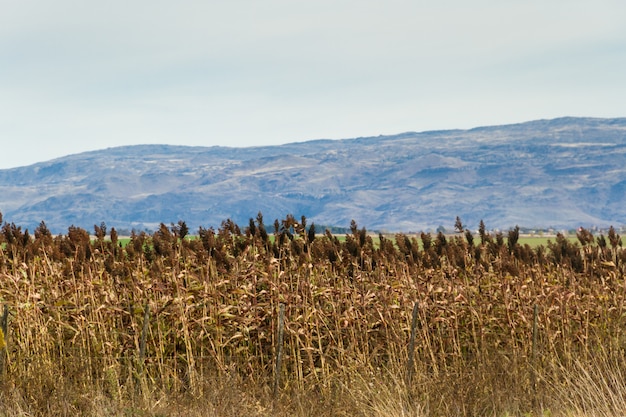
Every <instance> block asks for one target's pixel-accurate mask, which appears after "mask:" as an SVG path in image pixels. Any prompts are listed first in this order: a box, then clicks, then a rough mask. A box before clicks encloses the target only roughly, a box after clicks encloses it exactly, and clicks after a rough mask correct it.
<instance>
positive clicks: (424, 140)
mask: <svg viewBox="0 0 626 417" xmlns="http://www.w3.org/2000/svg"><path fill="white" fill-rule="evenodd" d="M259 211H261V212H262V213H263V215H264V217H265V219H266V223H271V222H273V220H274V219H275V218H278V219H282V218H284V217H285V215H287V214H290V213H291V214H294V215H295V216H296V217H299V216H300V215H305V216H307V218H308V219H309V223H310V222H315V223H316V224H325V225H335V226H348V225H349V224H350V221H351V220H352V219H354V220H356V221H357V223H358V224H359V226H365V227H367V228H368V229H370V230H373V229H376V230H386V231H406V232H408V231H420V230H429V229H435V228H436V227H438V226H439V225H444V226H446V227H451V226H452V225H453V224H454V219H455V217H456V216H460V217H461V218H462V219H463V221H464V223H465V224H466V225H467V226H468V227H472V228H475V227H477V225H478V222H479V221H480V220H481V219H483V220H484V221H485V223H486V224H487V226H488V227H490V228H491V227H493V228H502V229H506V228H509V227H513V226H515V225H520V226H525V227H541V228H547V227H555V228H574V227H577V226H580V225H583V226H586V227H588V226H594V225H595V226H607V225H615V226H617V225H622V224H625V223H626V118H618V119H596V118H570V117H567V118H559V119H552V120H538V121H532V122H526V123H520V124H513V125H504V126H490V127H478V128H475V129H470V130H445V131H430V132H419V133H416V132H407V133H402V134H398V135H391V136H378V137H364V138H356V139H344V140H314V141H308V142H301V143H291V144H286V145H280V146H264V147H250V148H228V147H187V146H169V145H137V146H125V147H118V148H110V149H104V150H100V151H93V152H85V153H81V154H75V155H69V156H66V157H62V158H58V159H54V160H51V161H47V162H41V163H37V164H34V165H30V166H26V167H20V168H14V169H6V170H0V212H2V213H3V215H4V219H5V221H9V222H13V223H15V224H17V225H20V226H22V227H27V228H29V229H31V230H32V229H33V228H35V227H36V226H37V225H38V224H39V223H40V222H41V221H42V220H44V221H45V222H46V224H47V225H48V227H49V228H50V229H51V230H53V231H55V232H65V231H66V230H67V227H68V226H70V225H75V226H80V227H83V228H85V229H87V230H89V231H91V230H92V229H93V225H94V224H100V222H103V221H104V222H106V223H107V225H109V226H112V227H116V228H123V229H133V228H135V229H144V228H148V229H154V228H156V227H157V226H158V224H159V223H161V222H163V223H166V224H169V223H176V222H177V221H178V220H185V221H186V222H187V224H188V225H189V226H190V228H192V230H193V229H194V228H197V227H198V226H200V225H202V226H204V227H211V226H212V227H219V225H220V224H221V222H222V221H223V220H226V219H228V218H231V219H233V220H234V221H236V222H237V223H239V224H247V222H248V219H249V218H251V217H255V216H256V214H257V213H258V212H259Z"/></svg>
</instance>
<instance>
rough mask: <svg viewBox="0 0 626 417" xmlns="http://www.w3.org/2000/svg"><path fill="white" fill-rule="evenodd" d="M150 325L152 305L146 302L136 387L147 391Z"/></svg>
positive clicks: (144, 391)
mask: <svg viewBox="0 0 626 417" xmlns="http://www.w3.org/2000/svg"><path fill="white" fill-rule="evenodd" d="M149 326H150V305H149V304H148V303H146V304H145V306H144V308H143V326H142V328H141V338H140V339H139V362H138V363H137V368H138V369H137V376H136V382H137V385H136V389H137V391H142V392H143V393H146V388H147V386H146V378H145V361H146V339H147V338H148V329H149Z"/></svg>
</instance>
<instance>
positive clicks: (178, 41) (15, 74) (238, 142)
mask: <svg viewBox="0 0 626 417" xmlns="http://www.w3.org/2000/svg"><path fill="white" fill-rule="evenodd" d="M625 18H626V3H625V2H622V1H619V0H596V1H593V2H592V1H591V0H568V1H565V0H554V1H551V2H541V1H538V0H530V1H526V2H515V1H510V0H506V1H494V0H475V1H472V2H466V1H461V0H448V1H443V2H410V1H407V0H390V1H387V2H378V1H371V0H366V1H355V0H340V1H333V2H331V1H328V0H321V1H318V2H293V1H286V0H267V1H264V2H254V1H251V0H232V1H229V2H216V1H200V0H181V1H179V2H175V3H174V2H166V1H159V0H157V1H151V2H148V1H146V0H137V1H134V2H130V3H129V2H122V1H120V0H112V1H109V2H105V3H92V2H74V1H70V0H58V1H55V2H48V1H44V0H23V1H20V2H10V3H7V4H3V7H2V13H1V14H0V112H1V116H0V138H1V144H2V152H1V153H0V155H1V156H0V169H4V168H10V167H16V166H22V165H28V164H32V163H35V162H40V161H44V160H48V159H52V158H56V157H59V156H63V155H67V154H72V153H78V152H83V151H87V150H95V149H102V148H107V147H113V146H121V145H132V144H145V143H166V144H174V145H193V146H213V145H223V146H258V145H274V144H281V143H287V142H296V141H304V140H310V139H321V138H333V139H341V138H351V137H357V136H374V135H378V134H393V133H399V132H404V131H425V130H435V129H454V128H471V127H475V126H484V125H495V124H506V123H517V122H523V121H527V120H534V119H545V118H554V117H561V116H588V117H624V116H626V112H625V111H624V104H623V103H624V97H625V96H626V78H625V75H624V74H626V53H624V51H626V25H624V24H623V22H624V19H625Z"/></svg>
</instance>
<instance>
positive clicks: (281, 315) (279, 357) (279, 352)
mask: <svg viewBox="0 0 626 417" xmlns="http://www.w3.org/2000/svg"><path fill="white" fill-rule="evenodd" d="M284 325H285V305H284V304H283V303H280V307H279V312H278V340H277V342H276V367H275V369H274V390H273V393H274V397H276V395H277V394H278V388H279V385H280V370H281V368H282V362H283V328H284Z"/></svg>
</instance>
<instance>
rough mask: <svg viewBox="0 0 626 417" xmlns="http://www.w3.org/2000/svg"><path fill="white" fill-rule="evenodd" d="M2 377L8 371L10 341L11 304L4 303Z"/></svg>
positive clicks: (0, 321)
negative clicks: (7, 361) (8, 346)
mask: <svg viewBox="0 0 626 417" xmlns="http://www.w3.org/2000/svg"><path fill="white" fill-rule="evenodd" d="M0 332H2V334H1V335H0V377H3V376H4V373H5V371H6V357H7V343H8V342H9V340H8V339H9V306H7V305H6V304H5V305H4V309H3V311H2V317H0Z"/></svg>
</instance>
